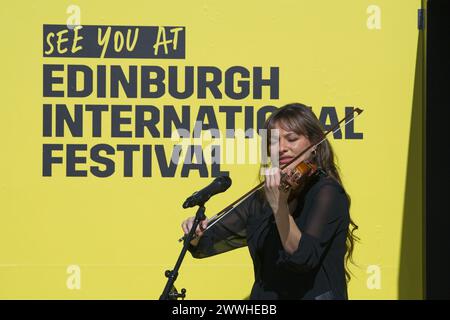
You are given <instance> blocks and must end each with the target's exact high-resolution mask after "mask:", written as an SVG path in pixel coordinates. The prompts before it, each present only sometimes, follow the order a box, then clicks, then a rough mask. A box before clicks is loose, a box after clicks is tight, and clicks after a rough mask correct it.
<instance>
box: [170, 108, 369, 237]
mask: <svg viewBox="0 0 450 320" xmlns="http://www.w3.org/2000/svg"><path fill="white" fill-rule="evenodd" d="M362 112H363V110H362V109H360V108H354V109H353V112H352V113H349V114H347V116H346V117H345V118H344V119H342V120H341V121H339V122H338V123H337V124H336V125H335V127H333V128H332V129H330V130H329V131H327V132H326V133H325V134H324V136H323V138H322V140H320V141H319V142H318V143H316V144H311V145H310V146H309V147H308V148H306V149H305V150H303V151H302V152H301V153H300V154H298V155H297V156H295V157H294V158H293V159H291V160H290V161H289V162H288V163H286V164H284V165H283V166H282V167H280V169H281V170H282V171H281V179H280V186H279V187H278V188H279V189H280V190H282V191H285V192H287V191H289V190H290V189H295V190H300V189H302V188H303V187H304V186H305V185H307V184H308V182H309V181H310V180H311V178H313V177H314V176H315V175H316V174H317V173H318V172H320V171H321V169H320V168H319V167H318V166H317V165H316V164H315V163H313V162H311V161H309V160H304V161H302V162H300V163H298V164H297V165H296V166H295V167H294V168H293V169H292V170H290V171H287V172H283V169H285V168H287V167H288V166H289V165H291V164H292V163H294V162H295V161H297V160H298V159H299V158H300V157H301V156H302V155H304V154H305V153H306V152H308V151H309V150H311V149H312V148H317V146H319V145H320V144H321V143H323V142H324V141H325V140H326V137H327V135H328V134H330V133H335V132H337V131H338V130H341V123H342V122H345V123H344V126H345V125H347V124H348V123H350V122H351V121H353V120H354V119H355V118H356V117H357V116H359V115H360V114H361V113H362ZM355 113H356V115H355ZM263 186H264V182H261V183H260V184H258V185H257V186H255V187H254V188H252V189H251V190H250V191H248V192H247V193H245V194H244V195H243V196H241V197H240V198H239V199H237V200H235V201H234V202H233V203H231V204H230V205H229V206H227V207H226V208H224V209H223V210H221V211H220V212H219V213H217V214H216V215H215V216H213V217H211V219H209V221H208V226H207V227H206V229H205V230H204V231H206V230H208V229H209V228H211V227H212V226H214V225H215V224H216V223H217V222H219V221H220V220H222V219H223V218H224V217H225V216H227V215H228V214H229V213H231V212H232V211H233V209H234V208H235V207H236V206H238V205H239V204H240V203H241V202H243V201H244V200H245V199H247V198H248V197H250V196H251V195H252V194H253V193H255V192H256V191H258V190H259V189H261V188H262V187H263ZM186 237H187V235H185V236H183V237H182V238H180V239H179V240H178V241H179V242H181V241H183V240H185V239H186ZM195 237H196V235H195V234H194V238H195Z"/></svg>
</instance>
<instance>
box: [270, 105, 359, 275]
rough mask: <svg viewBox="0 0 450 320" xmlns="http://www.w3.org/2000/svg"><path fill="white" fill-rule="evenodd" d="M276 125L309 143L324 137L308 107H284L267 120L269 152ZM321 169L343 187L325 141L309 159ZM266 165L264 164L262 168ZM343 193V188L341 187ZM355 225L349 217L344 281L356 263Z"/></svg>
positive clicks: (332, 153)
mask: <svg viewBox="0 0 450 320" xmlns="http://www.w3.org/2000/svg"><path fill="white" fill-rule="evenodd" d="M277 123H281V124H282V125H283V127H285V128H286V129H288V130H291V131H293V132H295V133H296V134H298V135H303V136H305V137H307V138H308V140H309V141H310V142H311V143H312V144H316V143H318V142H320V141H321V140H322V139H323V138H324V136H325V134H324V130H323V128H322V125H321V123H320V121H319V120H318V119H317V117H316V115H315V114H314V113H313V112H312V110H311V108H310V107H307V106H306V105H304V104H301V103H291V104H287V105H285V106H283V107H281V108H278V109H277V110H275V111H274V112H273V113H272V114H271V115H270V117H269V118H268V119H267V120H266V122H265V125H264V128H265V129H266V130H267V131H266V132H267V133H268V134H267V147H268V150H267V151H268V152H270V151H269V150H270V129H274V128H275V126H276V124H277ZM312 161H314V162H315V163H316V164H317V165H318V166H319V167H320V168H321V169H322V170H324V171H325V172H326V173H327V174H328V176H329V177H331V178H332V179H334V180H336V181H337V182H338V183H339V184H340V185H341V186H342V188H344V186H343V184H342V180H341V177H340V175H339V168H338V166H337V165H336V163H335V156H334V152H333V148H332V147H331V144H330V143H329V142H328V140H325V141H324V142H322V143H321V144H320V145H318V146H317V148H316V153H315V156H314V158H313V159H312ZM264 166H267V164H266V165H263V167H264ZM344 190H345V188H344ZM345 194H346V196H347V199H348V204H349V208H350V204H351V199H350V196H349V195H348V193H347V192H345ZM357 229H358V226H357V225H356V224H355V222H354V221H353V220H352V218H351V217H350V224H349V229H348V232H347V239H346V242H345V246H346V255H345V277H346V279H347V282H348V281H350V279H351V271H350V270H349V267H348V262H349V261H350V262H351V263H352V264H355V262H354V260H353V249H354V247H355V242H357V241H359V237H358V236H356V235H355V231H356V230H357Z"/></svg>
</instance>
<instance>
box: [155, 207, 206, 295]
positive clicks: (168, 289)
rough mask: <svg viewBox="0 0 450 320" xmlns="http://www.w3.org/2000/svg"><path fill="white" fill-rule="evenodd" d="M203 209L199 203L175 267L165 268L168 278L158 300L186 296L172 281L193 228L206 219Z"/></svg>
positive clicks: (192, 234)
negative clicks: (171, 268)
mask: <svg viewBox="0 0 450 320" xmlns="http://www.w3.org/2000/svg"><path fill="white" fill-rule="evenodd" d="M205 210H206V209H205V204H204V203H201V204H199V208H198V210H197V213H196V214H195V219H194V223H193V224H192V228H191V230H190V231H189V233H188V234H187V236H186V238H185V239H184V243H183V248H182V249H181V252H180V255H179V256H178V259H177V262H176V263H175V267H174V268H173V270H166V272H165V273H164V274H165V276H166V277H167V278H168V279H167V283H166V286H165V287H164V290H163V293H162V294H161V296H160V297H159V300H178V299H179V298H181V299H184V298H185V297H186V289H185V288H183V289H181V293H178V291H177V289H176V288H175V285H174V283H175V280H176V279H177V277H178V270H179V269H180V267H181V263H182V262H183V259H184V256H185V255H186V252H187V248H188V246H189V243H190V242H191V240H192V239H193V237H194V233H195V230H197V226H198V225H199V223H200V222H201V221H203V220H205V219H206V216H205Z"/></svg>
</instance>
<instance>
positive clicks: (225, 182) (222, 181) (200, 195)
mask: <svg viewBox="0 0 450 320" xmlns="http://www.w3.org/2000/svg"><path fill="white" fill-rule="evenodd" d="M230 186H231V178H230V177H227V176H220V177H217V178H216V179H214V181H213V182H211V183H210V184H209V185H208V186H207V187H205V188H203V189H202V190H200V191H197V192H195V193H194V194H192V196H190V197H189V198H187V199H186V201H184V203H183V208H185V209H186V208H190V207H194V206H197V205H199V204H200V205H202V204H204V203H205V202H206V201H208V200H209V198H211V197H212V196H213V195H215V194H218V193H221V192H224V191H225V190H227V189H228V188H229V187H230Z"/></svg>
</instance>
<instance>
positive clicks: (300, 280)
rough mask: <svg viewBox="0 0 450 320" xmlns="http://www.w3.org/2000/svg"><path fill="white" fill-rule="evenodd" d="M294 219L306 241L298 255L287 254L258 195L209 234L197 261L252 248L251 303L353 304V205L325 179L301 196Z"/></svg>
mask: <svg viewBox="0 0 450 320" xmlns="http://www.w3.org/2000/svg"><path fill="white" fill-rule="evenodd" d="M297 200H298V205H297V207H296V209H295V211H294V212H293V213H292V215H293V217H294V219H295V222H296V224H297V226H298V228H299V229H300V231H301V233H302V236H301V238H300V242H299V245H298V249H297V250H296V251H295V252H294V253H293V254H288V253H287V252H286V251H284V248H283V246H282V244H281V240H280V237H279V234H278V229H277V226H276V223H275V221H274V217H273V212H272V209H271V207H270V206H269V204H268V203H267V202H266V201H265V200H264V199H263V197H262V196H261V194H258V193H255V194H253V195H252V196H250V197H249V198H247V199H246V200H244V201H243V202H242V203H240V204H239V205H238V206H237V207H236V208H234V209H233V210H234V212H231V213H230V214H228V215H227V216H226V217H224V218H223V219H222V220H220V221H219V222H218V223H216V224H215V225H213V226H212V227H211V228H209V229H208V230H206V231H205V233H204V235H203V236H202V237H201V239H200V241H199V243H198V245H197V246H192V245H190V247H189V251H190V252H191V254H192V256H193V257H194V258H205V257H209V256H212V255H216V254H219V253H223V252H227V251H230V250H233V249H236V248H240V247H243V246H248V249H249V251H250V255H251V257H252V260H253V266H254V274H255V282H254V284H253V288H252V291H251V294H250V299H284V300H287V299H347V285H346V280H345V269H344V256H345V252H346V246H345V241H346V236H347V231H348V227H349V219H350V218H349V203H348V199H347V197H346V194H345V191H344V189H343V188H342V187H341V186H340V185H339V184H338V183H337V182H336V181H334V180H333V179H332V178H329V177H326V176H319V177H318V178H317V179H316V180H315V181H313V182H312V183H311V184H310V185H309V187H308V188H305V189H304V190H303V192H302V193H301V194H299V195H298V196H297Z"/></svg>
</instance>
